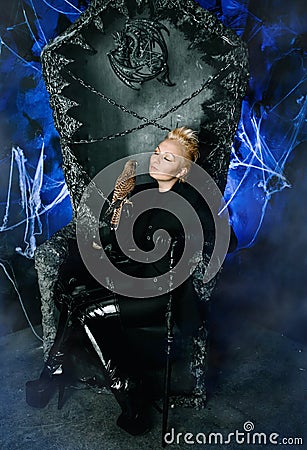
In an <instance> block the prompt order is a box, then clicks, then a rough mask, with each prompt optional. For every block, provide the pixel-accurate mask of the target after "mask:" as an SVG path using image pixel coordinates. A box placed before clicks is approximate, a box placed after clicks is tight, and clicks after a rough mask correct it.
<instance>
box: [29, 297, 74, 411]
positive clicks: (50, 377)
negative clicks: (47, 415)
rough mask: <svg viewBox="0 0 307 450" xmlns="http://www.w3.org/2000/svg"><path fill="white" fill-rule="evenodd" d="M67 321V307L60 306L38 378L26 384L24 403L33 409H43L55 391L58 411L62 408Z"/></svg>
mask: <svg viewBox="0 0 307 450" xmlns="http://www.w3.org/2000/svg"><path fill="white" fill-rule="evenodd" d="M69 319H70V308H69V305H62V310H61V313H60V318H59V324H58V329H57V333H56V336H55V340H54V343H53V345H52V347H51V349H50V351H49V355H48V358H47V361H46V362H45V365H44V368H43V370H42V372H41V374H40V377H39V378H38V379H36V380H31V381H27V383H26V402H27V403H28V405H30V406H33V407H34V408H44V407H45V406H46V405H47V404H48V403H49V401H50V400H51V398H52V397H53V395H54V393H55V392H56V390H57V389H58V390H59V398H58V409H61V408H62V406H63V397H64V390H65V378H66V377H65V372H64V367H63V363H64V357H65V355H64V354H65V350H64V347H65V342H66V340H67V337H68V335H69V332H70V330H69V327H68V322H69Z"/></svg>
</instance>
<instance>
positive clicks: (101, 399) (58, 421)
mask: <svg viewBox="0 0 307 450" xmlns="http://www.w3.org/2000/svg"><path fill="white" fill-rule="evenodd" d="M213 323H214V321H213ZM214 325H215V331H214V332H213V336H214V339H213V342H212V353H211V369H212V370H211V377H210V380H211V381H210V389H211V391H212V392H211V395H210V398H209V400H208V403H207V408H206V409H205V410H202V411H196V410H193V409H181V408H175V409H171V411H170V418H169V426H170V429H172V428H173V429H174V436H175V437H174V438H173V437H172V435H170V436H169V441H170V442H171V443H170V445H169V446H168V448H173V449H178V448H191V447H193V448H212V449H215V448H216V449H244V450H246V449H248V448H249V447H251V448H253V449H258V448H265V449H273V448H276V445H274V443H270V442H269V436H270V434H271V433H277V434H278V435H279V437H276V436H275V437H274V436H273V440H274V439H275V438H277V439H278V442H279V443H280V442H281V439H282V438H291V439H294V438H302V439H304V444H303V445H299V443H296V444H295V445H289V444H288V445H283V444H281V445H280V447H279V448H293V449H294V448H298V449H299V448H301V449H303V448H307V429H306V428H307V427H306V421H307V419H306V418H307V353H306V351H307V345H306V344H302V343H299V342H298V341H294V340H291V339H290V338H289V337H286V336H284V335H282V334H281V333H279V332H277V331H272V330H270V329H269V328H268V327H264V326H263V325H260V324H259V322H257V323H255V322H254V321H252V320H251V318H248V319H247V318H245V319H244V318H239V317H237V318H236V320H229V317H228V318H221V317H220V319H219V320H216V321H215V323H214ZM217 337H218V338H217ZM0 352H1V363H2V367H1V380H0V381H1V392H2V394H1V413H0V424H1V431H0V436H1V446H0V448H1V450H8V449H10V450H19V449H20V450H28V449H29V450H38V449H39V450H41V449H45V450H55V449H57V450H81V449H82V450H104V449H106V450H111V449H116V450H128V449H133V450H136V449H142V450H149V449H159V448H161V447H160V443H161V436H160V433H161V416H160V415H159V413H158V412H154V420H155V424H154V427H153V429H152V430H151V431H150V432H149V433H148V434H146V435H144V436H140V437H131V436H129V435H127V434H126V433H125V432H123V431H121V430H120V429H118V428H117V426H116V424H115V418H116V417H117V415H118V413H119V407H118V406H117V404H116V403H115V401H114V399H113V397H112V395H110V394H102V393H97V392H94V391H92V390H89V389H71V390H70V392H69V394H70V395H68V398H67V401H66V403H65V405H64V407H63V409H62V410H61V411H58V410H57V399H56V398H53V399H52V400H51V402H50V403H49V405H48V406H47V407H46V408H45V409H43V410H36V409H33V408H31V407H29V406H28V405H27V404H26V402H25V390H24V385H25V382H26V381H27V380H29V379H33V378H36V377H37V375H38V374H39V372H40V369H41V359H42V349H41V347H40V341H38V340H37V338H35V336H34V335H33V334H32V332H31V330H30V329H24V330H21V331H18V332H15V333H13V334H8V335H6V336H4V337H1V338H0ZM247 422H251V423H252V424H249V425H248V424H246V423H247ZM244 424H246V425H245V427H248V426H250V427H251V428H252V427H254V431H253V432H252V431H251V432H250V433H248V432H247V431H246V432H245V434H244V435H238V437H237V438H236V436H232V437H231V443H229V444H227V443H226V440H227V435H228V433H236V430H238V431H237V432H238V433H242V432H243V431H244V429H243V427H244ZM247 430H248V428H247ZM255 432H256V433H265V435H262V439H263V441H262V444H261V445H258V444H257V445H252V444H249V443H248V436H250V442H252V439H253V433H255ZM178 433H183V435H178ZM185 433H193V437H192V436H187V437H186V439H187V440H188V441H190V442H191V441H193V439H194V440H195V441H194V444H191V443H184V434H185ZM197 433H205V435H206V436H207V438H208V439H209V434H210V433H221V434H222V436H223V439H224V441H223V442H224V443H223V444H222V445H220V444H214V440H213V441H211V444H207V445H205V444H200V443H197V441H196V434H197ZM243 437H244V439H245V443H243V441H242V439H243ZM265 438H266V439H267V444H266V445H265V444H264V439H265ZM176 439H179V444H178V443H176ZM199 439H201V436H200V435H199ZM256 442H258V441H256ZM289 442H290V443H291V442H293V441H291V440H289Z"/></svg>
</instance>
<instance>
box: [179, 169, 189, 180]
mask: <svg viewBox="0 0 307 450" xmlns="http://www.w3.org/2000/svg"><path fill="white" fill-rule="evenodd" d="M187 173H188V169H187V167H183V168H182V169H181V170H180V172H178V173H177V178H184V177H186V176H187Z"/></svg>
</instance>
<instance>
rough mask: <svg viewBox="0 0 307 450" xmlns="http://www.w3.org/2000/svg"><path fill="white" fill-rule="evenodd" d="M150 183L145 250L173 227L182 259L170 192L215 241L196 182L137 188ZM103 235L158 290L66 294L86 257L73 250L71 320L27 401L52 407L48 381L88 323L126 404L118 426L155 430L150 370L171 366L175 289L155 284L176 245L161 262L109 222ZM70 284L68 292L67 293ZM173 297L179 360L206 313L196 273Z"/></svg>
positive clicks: (143, 222)
mask: <svg viewBox="0 0 307 450" xmlns="http://www.w3.org/2000/svg"><path fill="white" fill-rule="evenodd" d="M149 188H151V189H152V188H154V191H153V194H152V197H151V199H152V204H151V205H150V206H151V209H148V210H147V211H146V212H145V213H143V214H142V215H141V216H139V218H138V219H137V220H136V221H135V224H134V239H135V243H136V245H137V246H139V247H140V248H141V249H142V250H144V251H150V250H152V249H153V248H154V245H155V244H154V236H155V239H156V238H157V234H156V232H158V230H161V229H164V230H166V231H167V232H168V233H169V236H170V238H171V240H172V241H174V240H176V246H175V251H174V263H175V264H176V262H177V261H178V260H179V259H180V257H181V255H182V251H183V249H184V245H185V240H186V239H187V236H185V232H184V230H183V227H182V225H181V223H180V221H179V220H178V219H177V218H176V217H174V215H173V214H171V213H170V212H169V211H168V209H169V207H170V206H171V203H172V202H173V201H174V200H173V197H171V195H170V192H172V193H176V194H178V195H179V196H181V197H183V198H184V199H186V200H187V201H188V202H189V203H190V204H191V206H192V208H193V209H194V210H196V211H197V213H198V215H199V216H200V220H201V224H202V227H203V231H204V234H205V240H206V242H210V241H211V243H212V244H213V236H214V225H213V220H212V216H211V213H210V211H209V209H208V207H207V205H206V203H205V202H204V201H203V200H202V199H201V197H200V195H199V194H198V193H197V192H196V191H195V190H194V189H193V188H192V187H191V186H190V185H188V184H187V183H179V181H178V182H176V183H175V184H174V186H173V188H172V189H171V191H169V192H163V193H161V192H159V191H158V189H157V184H155V183H153V184H146V185H141V186H136V188H135V190H134V192H139V191H142V190H143V189H149ZM134 192H133V193H134ZM159 207H160V208H161V209H160V208H159ZM132 212H133V208H132ZM129 220H133V215H132V217H131V215H130V217H127V215H126V213H125V212H123V214H122V218H121V222H120V227H122V228H124V227H125V226H126V224H127V223H128V222H126V221H129ZM188 228H189V227H188ZM188 231H189V230H188ZM188 240H189V242H188V244H187V245H194V246H195V248H197V245H198V244H197V242H198V241H199V237H198V236H188ZM101 241H102V244H103V246H105V247H108V249H109V256H110V258H111V260H112V262H113V264H114V265H116V266H117V267H118V268H120V270H122V271H124V272H126V273H128V274H130V275H135V276H137V277H147V278H149V279H151V280H152V286H153V292H154V295H153V296H152V297H148V298H131V297H126V296H124V295H118V294H116V295H112V293H111V292H108V291H107V290H106V289H104V288H101V289H100V290H99V289H98V290H97V291H92V292H93V295H89V296H88V295H87V296H85V297H82V295H83V294H82V292H81V296H80V295H79V294H77V295H67V293H68V294H70V292H68V290H67V289H68V288H67V286H68V284H67V283H69V280H72V279H73V280H75V268H76V261H77V265H79V263H80V256H79V255H77V254H76V249H74V252H72V253H75V263H71V261H70V262H67V263H66V264H64V266H63V267H62V270H61V276H60V282H59V285H58V289H57V292H58V300H59V299H60V302H59V303H60V307H61V305H62V307H63V304H65V302H66V305H65V308H66V307H67V302H68V303H70V304H69V326H68V327H67V326H66V324H64V326H62V328H63V329H64V332H63V329H62V331H61V330H58V335H57V337H56V339H55V344H54V346H53V348H52V349H51V351H50V354H49V357H48V360H47V362H46V364H45V368H44V370H43V372H42V374H41V377H40V378H39V380H35V381H33V382H28V386H27V401H28V403H29V404H31V405H32V406H37V407H42V406H45V403H46V401H49V399H48V396H49V392H47V394H48V395H46V396H45V395H44V394H45V382H48V380H50V381H51V382H53V379H54V378H55V375H54V373H55V371H56V370H57V369H58V368H59V366H62V367H63V368H64V372H65V355H66V354H67V349H69V354H70V359H72V358H73V357H72V354H73V353H74V349H75V350H76V352H77V351H78V346H79V347H80V344H81V346H83V344H82V342H86V339H87V337H88V336H86V335H85V333H84V325H86V326H87V327H88V329H90V331H91V333H92V336H94V339H95V342H96V343H97V344H98V346H99V348H100V351H101V352H102V355H103V358H104V360H105V362H106V363H107V364H106V366H108V365H109V366H108V367H104V370H103V375H104V377H105V378H108V382H107V384H108V386H109V387H110V388H111V390H112V392H113V393H114V395H115V397H116V399H117V401H118V403H119V404H120V406H121V407H122V411H123V413H122V414H121V416H120V418H119V419H118V425H119V426H121V427H122V428H124V429H125V430H126V431H128V432H129V433H131V434H139V433H141V432H144V431H146V429H147V428H148V423H147V419H144V414H143V413H144V410H145V409H146V407H147V404H148V403H149V402H150V400H151V399H150V398H149V397H150V395H149V392H150V393H151V394H152V393H153V392H154V389H152V386H149V387H148V386H146V384H148V381H146V371H148V370H149V371H150V369H151V368H154V367H163V365H164V364H165V334H166V327H165V313H166V308H167V304H168V300H169V293H167V292H165V293H163V294H162V295H157V292H155V289H158V286H156V285H155V279H156V277H158V276H159V275H161V274H164V273H167V272H169V269H170V250H169V251H168V252H167V253H166V254H165V256H164V257H163V258H161V259H160V260H159V261H156V262H152V263H140V262H135V261H133V260H132V259H131V258H127V257H126V255H123V254H122V252H121V250H120V249H119V247H118V245H117V243H116V236H115V234H114V232H111V231H109V228H108V227H104V229H103V232H102V234H101ZM161 241H162V245H165V243H166V242H165V239H164V241H163V238H161ZM198 250H201V249H198ZM63 280H65V282H63ZM84 280H85V281H84ZM84 280H81V281H79V284H82V283H83V282H84V283H85V286H86V289H87V290H88V287H89V284H91V286H90V288H91V289H92V288H93V287H94V288H96V287H97V285H96V284H95V282H94V283H92V281H91V282H90V283H88V280H90V277H88V274H87V275H86V276H85V278H84ZM74 283H75V282H74ZM74 283H73V284H74ZM65 290H66V292H64V291H65ZM89 292H91V291H89ZM172 296H173V317H174V322H175V337H176V339H175V343H174V346H173V352H172V357H173V358H174V359H176V358H177V357H180V342H181V337H182V336H187V335H188V336H191V335H193V334H194V333H196V332H197V329H198V328H199V327H200V325H201V324H202V320H203V318H202V311H201V308H200V303H199V299H198V297H197V294H196V292H195V289H194V286H193V280H192V276H189V277H188V278H187V279H186V280H185V281H184V283H183V284H181V285H180V286H179V287H177V288H176V289H175V290H174V291H173V292H172ZM80 298H81V299H82V301H81V302H80ZM84 298H85V299H86V301H85V302H84ZM65 308H64V309H65ZM66 310H67V309H66ZM109 313H110V314H109ZM62 315H63V314H62ZM60 319H61V317H60ZM62 319H63V318H62ZM62 321H63V320H62ZM64 322H65V320H64ZM86 346H88V343H87V345H86ZM96 357H97V355H96ZM100 362H101V361H100ZM46 380H47V381H46ZM39 382H41V384H42V388H41V391H42V392H43V398H42V399H41V398H39V399H38V401H37V400H36V398H37V395H36V394H37V391H39V390H40V387H41V386H40V384H39ZM31 383H32V384H31ZM35 383H36V384H35ZM37 385H38V388H37Z"/></svg>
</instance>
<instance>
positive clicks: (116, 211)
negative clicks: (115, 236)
mask: <svg viewBox="0 0 307 450" xmlns="http://www.w3.org/2000/svg"><path fill="white" fill-rule="evenodd" d="M136 166H137V162H136V161H135V160H133V159H130V160H129V161H127V162H126V164H125V166H124V169H123V171H122V173H121V174H120V175H119V177H118V178H117V180H116V182H115V187H114V192H113V197H112V201H111V204H110V206H109V208H108V209H107V211H106V213H105V216H108V215H110V214H111V213H113V214H112V218H111V222H110V228H111V230H117V228H118V226H119V221H120V216H121V212H122V208H123V205H124V203H129V204H132V203H131V202H129V201H128V199H127V197H128V195H129V194H130V192H131V191H133V189H134V186H135V177H136Z"/></svg>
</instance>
